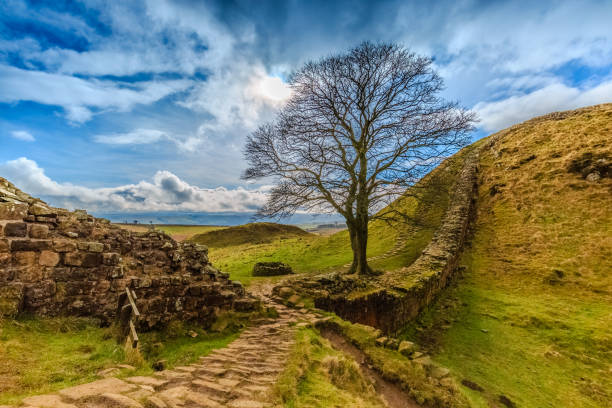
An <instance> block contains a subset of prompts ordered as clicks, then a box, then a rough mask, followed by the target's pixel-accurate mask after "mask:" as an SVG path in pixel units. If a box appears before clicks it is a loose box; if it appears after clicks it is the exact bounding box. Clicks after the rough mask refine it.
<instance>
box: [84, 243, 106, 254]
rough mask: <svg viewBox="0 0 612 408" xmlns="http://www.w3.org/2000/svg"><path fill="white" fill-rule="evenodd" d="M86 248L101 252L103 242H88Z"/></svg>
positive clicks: (90, 250)
mask: <svg viewBox="0 0 612 408" xmlns="http://www.w3.org/2000/svg"><path fill="white" fill-rule="evenodd" d="M88 250H89V252H102V251H104V244H103V243H101V242H90V243H89V245H88Z"/></svg>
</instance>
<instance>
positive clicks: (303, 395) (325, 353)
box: [272, 328, 385, 408]
mask: <svg viewBox="0 0 612 408" xmlns="http://www.w3.org/2000/svg"><path fill="white" fill-rule="evenodd" d="M272 399H273V403H274V404H275V406H283V407H288V408H298V407H299V408H317V407H320V408H323V407H325V408H327V407H356V408H366V407H367V408H377V407H380V408H382V407H384V406H385V405H384V404H383V403H382V401H381V400H380V399H379V397H378V395H377V394H376V392H375V391H374V387H373V386H372V384H371V383H370V382H369V381H367V380H366V379H365V378H364V377H363V376H362V374H361V371H360V370H359V368H358V367H357V364H356V363H355V361H354V360H352V359H351V358H350V357H348V356H346V355H344V354H343V353H341V352H338V351H336V350H334V349H333V348H332V347H331V345H330V344H329V342H328V341H327V340H326V339H324V338H322V337H321V336H320V335H319V334H318V333H317V332H316V331H315V330H313V329H310V328H301V329H299V330H298V331H297V333H296V343H295V345H294V346H293V348H292V351H291V354H290V356H289V359H288V360H287V364H286V366H285V369H284V370H283V372H282V373H281V374H280V376H279V379H278V380H277V382H276V384H275V386H274V390H273V395H272Z"/></svg>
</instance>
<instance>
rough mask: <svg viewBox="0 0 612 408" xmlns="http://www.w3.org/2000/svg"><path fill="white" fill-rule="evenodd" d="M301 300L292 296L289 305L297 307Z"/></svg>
mask: <svg viewBox="0 0 612 408" xmlns="http://www.w3.org/2000/svg"><path fill="white" fill-rule="evenodd" d="M300 299H301V298H300V296H299V295H291V296H290V297H289V299H287V304H288V305H289V306H295V305H297V304H298V303H299V302H300Z"/></svg>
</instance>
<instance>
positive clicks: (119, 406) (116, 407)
mask: <svg viewBox="0 0 612 408" xmlns="http://www.w3.org/2000/svg"><path fill="white" fill-rule="evenodd" d="M90 400H93V401H95V402H96V403H98V404H101V405H102V406H103V407H106V408H143V406H142V405H141V404H140V403H138V402H136V401H134V400H133V399H131V398H130V397H126V396H125V395H121V394H115V393H112V392H106V393H104V394H101V395H98V396H95V397H93V398H90Z"/></svg>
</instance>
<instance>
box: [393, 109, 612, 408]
mask: <svg viewBox="0 0 612 408" xmlns="http://www.w3.org/2000/svg"><path fill="white" fill-rule="evenodd" d="M611 130H612V105H604V106H602V107H598V108H594V109H590V110H585V111H580V112H577V113H576V114H573V115H569V116H568V117H566V118H564V119H561V120H534V121H530V122H527V123H526V124H523V125H519V126H515V127H513V128H511V129H510V130H508V131H505V132H503V135H502V139H501V141H500V142H498V144H497V145H496V146H494V147H493V149H492V150H491V151H485V152H483V154H482V156H481V174H482V179H481V183H480V187H479V201H478V214H477V222H476V225H475V229H474V237H473V240H472V243H471V246H470V247H469V248H468V249H467V250H466V251H465V253H464V255H463V258H462V263H463V265H465V266H466V273H465V277H464V278H463V279H462V280H460V281H459V282H458V284H457V286H456V287H454V288H452V289H450V290H448V291H447V292H446V293H445V294H444V295H443V296H442V297H441V298H440V300H439V301H438V302H437V303H436V304H435V305H433V306H432V307H431V309H430V310H429V311H428V312H426V313H424V314H423V315H422V316H421V317H420V320H419V322H417V323H416V324H413V325H411V326H409V327H408V328H407V329H406V332H405V337H408V338H411V339H417V340H419V342H420V343H421V344H422V345H423V346H424V347H427V348H429V349H430V351H432V352H433V353H434V358H435V359H436V360H437V361H439V362H440V363H442V364H443V365H445V366H447V367H449V368H450V369H451V370H452V373H453V374H454V375H455V376H456V378H457V379H459V380H461V379H468V380H470V381H473V382H475V383H477V384H479V385H480V386H481V387H483V388H484V392H482V393H479V392H475V391H471V390H468V389H467V388H465V389H464V391H465V393H466V395H468V396H469V398H470V399H471V402H472V404H473V405H474V406H477V407H479V406H482V407H487V406H490V404H493V403H497V404H498V403H499V396H500V395H505V396H507V397H508V398H510V400H512V401H514V402H515V403H516V404H517V406H521V407H558V406H572V407H603V406H610V405H611V404H612V392H611V391H610V390H612V381H611V380H610V378H611V376H610V370H611V369H612V355H611V354H610V350H611V349H612V330H611V329H610V322H611V320H610V319H611V316H612V296H611V295H612V294H611V292H610V288H611V287H612V275H611V274H610V271H612V235H611V234H610V231H612V206H611V204H610V203H611V200H610V197H611V196H610V192H611V191H612V182H611V180H610V179H609V178H608V179H606V178H604V179H602V180H600V181H599V182H597V183H591V182H588V181H587V180H585V179H584V178H583V176H582V175H581V174H578V173H576V172H573V171H570V169H571V168H572V163H575V162H576V161H577V159H578V160H579V159H580V158H582V157H585V156H584V155H585V153H587V156H588V153H594V154H596V155H599V156H600V157H601V156H604V157H607V158H612V146H611V145H610V143H609V136H610V132H611ZM532 156H535V157H533V158H532ZM527 159H529V160H527ZM608 160H609V159H608Z"/></svg>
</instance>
